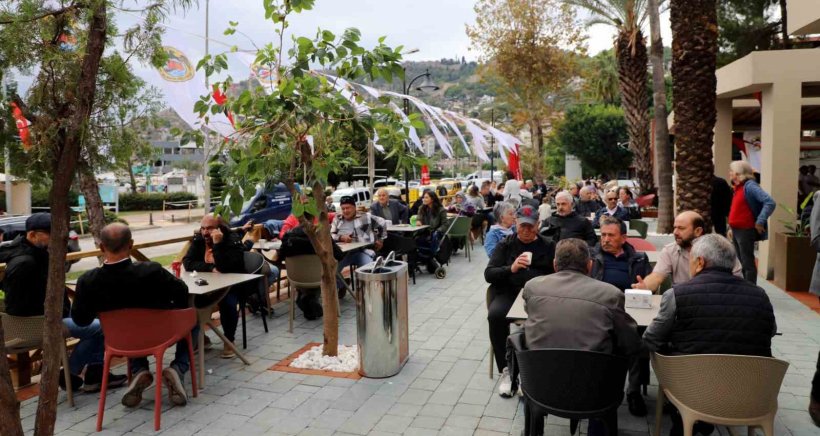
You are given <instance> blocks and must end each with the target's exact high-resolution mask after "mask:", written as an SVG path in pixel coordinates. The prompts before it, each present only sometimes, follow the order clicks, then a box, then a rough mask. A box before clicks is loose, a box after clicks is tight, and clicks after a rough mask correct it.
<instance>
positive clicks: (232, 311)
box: [219, 288, 245, 342]
mask: <svg viewBox="0 0 820 436" xmlns="http://www.w3.org/2000/svg"><path fill="white" fill-rule="evenodd" d="M240 292H245V291H244V290H243V289H241V288H239V289H231V291H230V292H228V293H227V294H226V295H225V298H223V299H222V300H221V301H220V302H219V322H220V323H221V324H222V333H225V337H226V338H228V340H229V341H231V342H233V341H234V339H235V336H236V325H237V324H239V311H238V310H237V305H238V304H239V293H240Z"/></svg>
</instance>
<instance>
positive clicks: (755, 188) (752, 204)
mask: <svg viewBox="0 0 820 436" xmlns="http://www.w3.org/2000/svg"><path fill="white" fill-rule="evenodd" d="M743 195H745V196H746V204H748V205H749V209H751V210H752V215H754V216H755V224H762V225H763V228H764V229H766V230H765V231H764V232H763V234H761V235H760V240H761V241H765V240H766V239H768V238H769V233H768V228H769V226H768V223H767V221H768V220H769V217H770V216H772V214H773V213H774V209H775V207H777V205H776V204H775V202H774V200H772V197H771V196H770V195H769V194H767V193H766V191H764V190H763V188H761V187H760V185H758V184H757V182H755V181H754V180H747V181H746V183H745V184H744V185H743Z"/></svg>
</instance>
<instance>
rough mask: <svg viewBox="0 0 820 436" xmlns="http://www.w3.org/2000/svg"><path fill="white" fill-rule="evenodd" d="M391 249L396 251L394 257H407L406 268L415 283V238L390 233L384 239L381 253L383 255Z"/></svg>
mask: <svg viewBox="0 0 820 436" xmlns="http://www.w3.org/2000/svg"><path fill="white" fill-rule="evenodd" d="M391 251H395V252H396V258H400V257H405V256H406V258H407V269H408V271H409V272H410V276H411V277H412V278H413V284H414V285H415V284H416V240H415V239H413V238H406V237H404V236H399V235H397V234H390V235H388V236H387V239H385V240H384V245H383V246H382V249H381V253H383V254H384V255H385V256H386V255H388V254H389V253H390V252H391Z"/></svg>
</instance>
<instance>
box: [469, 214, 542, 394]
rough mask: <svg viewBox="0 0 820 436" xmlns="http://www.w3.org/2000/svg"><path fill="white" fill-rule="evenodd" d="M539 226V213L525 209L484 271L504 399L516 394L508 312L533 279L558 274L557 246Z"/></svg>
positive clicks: (495, 352)
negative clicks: (509, 363)
mask: <svg viewBox="0 0 820 436" xmlns="http://www.w3.org/2000/svg"><path fill="white" fill-rule="evenodd" d="M537 224H538V211H537V210H536V209H535V208H533V207H532V206H523V207H521V208H520V209H519V210H518V213H517V215H516V233H514V234H512V235H510V236H507V237H506V238H504V239H503V240H502V241H501V242H499V243H498V245H496V248H495V250H494V251H493V255H492V257H491V258H490V261H489V263H487V268H486V269H485V270H484V279H485V280H486V281H487V282H488V283H489V284H490V290H489V293H490V304H489V306H488V308H487V322H488V323H489V326H490V343H491V344H492V346H493V354H494V357H495V362H496V365H498V370H499V371H501V381H500V383H499V385H498V393H499V395H501V396H502V397H509V396H511V395H512V382H511V380H510V373H509V371H508V369H507V356H506V353H505V349H506V342H507V336H509V335H510V322H509V321H508V320H507V312H509V311H510V308H511V307H512V305H513V302H514V301H515V298H516V297H517V296H518V293H519V292H520V291H521V289H522V288H523V287H524V285H525V284H526V283H527V282H528V281H529V280H530V279H532V278H535V277H538V276H542V275H546V274H551V273H553V272H554V270H553V264H552V263H553V258H554V257H555V244H554V243H553V242H552V240H550V239H548V238H546V237H544V236H541V235H539V234H538V228H537Z"/></svg>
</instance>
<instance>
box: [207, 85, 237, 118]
mask: <svg viewBox="0 0 820 436" xmlns="http://www.w3.org/2000/svg"><path fill="white" fill-rule="evenodd" d="M213 98H214V101H215V102H216V104H219V105H223V104H225V102H226V101H227V100H228V96H226V95H225V94H224V93H223V92H222V91H220V90H219V87H218V86H216V85H214V93H213ZM225 116H227V117H228V120H229V121H230V122H231V125H232V126H234V127H236V125H235V123H234V121H233V114H232V113H230V112H229V111H227V110H226V111H225Z"/></svg>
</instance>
